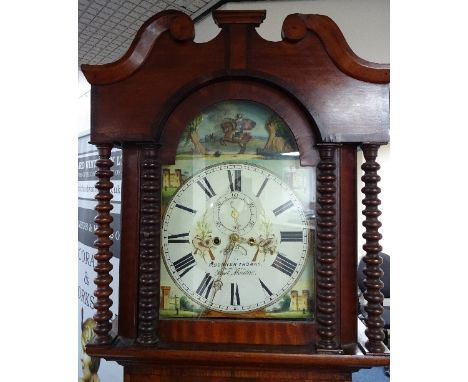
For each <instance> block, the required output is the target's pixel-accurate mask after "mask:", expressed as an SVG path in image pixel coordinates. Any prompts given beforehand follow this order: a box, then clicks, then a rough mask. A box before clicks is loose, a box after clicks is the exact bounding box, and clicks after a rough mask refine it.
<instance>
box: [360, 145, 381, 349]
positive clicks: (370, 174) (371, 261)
mask: <svg viewBox="0 0 468 382" xmlns="http://www.w3.org/2000/svg"><path fill="white" fill-rule="evenodd" d="M379 147H380V145H379V144H363V145H362V146H361V148H362V151H363V153H364V159H365V162H364V163H363V164H362V166H361V169H362V170H363V171H364V175H363V176H362V178H361V180H362V181H363V182H364V187H363V188H362V190H361V191H362V192H363V193H364V195H365V196H364V199H363V201H362V203H363V204H364V206H365V209H364V211H363V212H362V213H363V215H364V216H365V220H364V222H363V223H362V224H363V226H364V227H365V232H364V233H363V235H362V236H363V238H364V239H365V240H366V243H365V244H364V245H363V249H364V251H365V252H366V254H365V256H364V262H365V264H366V266H365V268H364V275H365V278H364V284H365V287H366V290H365V292H364V298H365V299H366V301H367V304H366V306H365V307H364V309H365V311H366V313H367V317H366V319H365V322H366V326H367V329H366V331H365V334H366V336H367V338H368V341H367V342H366V343H365V347H366V349H367V350H368V351H369V352H371V353H383V352H385V345H384V344H383V340H384V337H385V334H384V331H383V328H384V321H383V319H382V314H383V312H384V309H383V300H384V296H383V294H382V293H381V289H382V288H383V283H382V281H381V280H380V278H381V277H382V275H383V271H382V268H381V264H382V258H381V257H380V255H379V253H380V252H381V251H382V247H381V246H380V244H379V240H380V239H382V235H381V234H380V233H379V228H380V227H381V225H382V224H381V223H380V221H379V219H378V217H379V216H380V215H381V212H380V210H379V205H380V199H379V197H378V195H379V193H380V188H379V187H378V186H377V184H378V182H379V181H380V176H379V175H378V174H377V171H378V170H379V169H380V165H379V164H378V163H377V162H376V161H375V160H376V158H377V152H378V150H379Z"/></svg>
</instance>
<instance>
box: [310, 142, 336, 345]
mask: <svg viewBox="0 0 468 382" xmlns="http://www.w3.org/2000/svg"><path fill="white" fill-rule="evenodd" d="M317 147H318V151H319V154H320V162H319V164H318V165H317V259H316V266H317V281H316V285H317V305H316V315H317V334H318V336H317V340H318V342H317V351H318V352H332V353H341V349H340V348H339V344H338V340H337V329H336V324H337V318H336V314H337V312H336V235H337V234H336V226H337V222H336V191H337V185H336V175H335V170H336V163H335V151H336V145H335V144H319V145H317Z"/></svg>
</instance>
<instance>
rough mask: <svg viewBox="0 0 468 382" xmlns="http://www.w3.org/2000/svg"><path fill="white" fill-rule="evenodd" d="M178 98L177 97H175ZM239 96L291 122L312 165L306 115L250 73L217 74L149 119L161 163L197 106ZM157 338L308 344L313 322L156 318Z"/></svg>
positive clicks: (169, 160)
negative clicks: (246, 75)
mask: <svg viewBox="0 0 468 382" xmlns="http://www.w3.org/2000/svg"><path fill="white" fill-rule="evenodd" d="M180 98H182V97H180ZM228 100H243V101H251V102H256V103H259V104H262V105H264V106H266V107H268V108H269V109H271V110H273V111H274V112H275V113H277V114H278V115H279V116H280V117H281V118H282V119H283V120H284V121H285V122H286V124H287V125H288V126H289V127H290V128H291V131H292V133H293V135H294V137H295V139H296V142H297V144H298V147H299V152H300V161H301V165H303V166H316V165H317V163H318V154H317V152H316V150H315V149H314V146H315V144H316V143H317V142H318V141H320V140H321V138H320V135H319V130H318V128H317V125H316V124H315V121H314V119H313V117H312V115H311V113H308V112H307V110H305V109H304V108H303V107H302V105H301V104H300V103H299V102H298V101H297V100H296V99H294V97H292V96H291V95H290V94H288V92H287V91H285V90H284V89H281V88H280V87H279V86H272V85H271V84H268V83H266V82H264V81H261V80H253V79H250V78H244V79H238V78H236V79H233V78H227V79H226V78H225V79H223V80H219V81H216V82H214V83H210V84H209V85H207V86H205V87H203V88H201V89H198V90H195V91H193V92H192V93H191V94H190V95H188V96H186V97H185V98H182V100H181V101H180V102H178V103H176V102H174V101H173V100H169V102H168V104H170V103H172V104H177V106H175V107H173V108H172V109H171V110H170V111H168V112H167V113H166V116H159V117H158V118H156V122H155V124H154V125H153V129H154V136H155V141H156V142H157V143H158V144H159V145H160V147H161V151H160V158H161V162H162V164H173V163H175V156H176V149H177V145H178V143H179V140H180V137H181V135H182V132H183V131H184V129H185V128H186V126H187V124H188V123H189V122H190V121H191V120H192V119H193V118H194V116H196V115H197V113H199V112H200V111H201V110H204V109H206V108H207V107H209V106H211V105H214V104H216V103H218V102H222V101H228ZM159 329H160V330H159V338H160V340H161V341H162V342H169V343H226V344H228V343H229V344H253V345H311V344H313V343H314V342H315V336H316V334H315V333H316V329H315V322H299V321H282V322H280V321H274V322H265V321H258V320H256V321H254V320H250V321H249V320H229V319H224V320H218V321H216V320H213V319H207V318H206V319H201V320H184V319H174V320H168V319H160V321H159Z"/></svg>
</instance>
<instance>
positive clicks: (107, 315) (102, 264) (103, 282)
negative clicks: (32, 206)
mask: <svg viewBox="0 0 468 382" xmlns="http://www.w3.org/2000/svg"><path fill="white" fill-rule="evenodd" d="M97 149H98V154H99V159H98V160H97V161H96V167H97V168H98V170H97V171H96V177H97V178H98V181H97V183H96V189H97V190H98V193H97V195H96V197H95V199H96V200H97V205H96V207H95V210H96V211H97V212H98V215H97V216H96V218H95V219H94V222H95V223H96V224H97V229H96V231H95V234H96V236H97V239H96V241H95V242H94V246H95V247H96V248H97V253H96V254H95V255H94V259H95V260H96V266H95V267H94V271H95V272H96V274H97V275H96V278H95V279H94V284H96V290H95V291H94V296H95V297H96V301H95V303H94V309H95V310H96V313H95V314H94V316H93V319H94V321H96V325H95V327H94V333H95V338H94V342H95V343H96V344H108V343H110V342H111V340H112V336H111V334H110V331H111V329H112V324H111V318H112V312H111V310H110V307H111V306H112V300H111V298H110V296H111V294H112V288H111V287H110V284H111V282H112V276H111V275H110V272H111V270H112V264H111V262H110V260H111V258H112V252H111V251H110V250H109V248H110V247H111V245H112V240H111V239H110V238H109V236H110V235H112V232H113V230H112V228H111V227H110V224H111V223H112V216H111V214H110V212H111V211H112V209H113V206H112V204H111V199H112V194H111V192H110V190H111V189H112V187H113V186H114V185H113V184H112V182H111V177H112V175H113V172H112V171H111V167H112V165H113V162H112V160H111V159H110V155H111V150H112V145H111V144H108V145H98V146H97Z"/></svg>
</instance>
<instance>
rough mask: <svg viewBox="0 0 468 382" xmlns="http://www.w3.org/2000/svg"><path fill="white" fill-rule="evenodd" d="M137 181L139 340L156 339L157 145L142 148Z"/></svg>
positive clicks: (158, 176) (157, 291)
mask: <svg viewBox="0 0 468 382" xmlns="http://www.w3.org/2000/svg"><path fill="white" fill-rule="evenodd" d="M142 151H143V160H142V162H141V180H140V267H139V271H140V272H139V280H140V288H139V304H138V342H139V343H141V344H154V343H156V342H158V320H159V279H160V274H159V271H160V266H159V261H160V260H159V246H160V229H161V227H160V223H159V221H160V212H161V211H160V200H161V186H160V182H161V166H160V163H159V161H158V160H157V147H156V146H155V145H147V146H144V147H143V150H142Z"/></svg>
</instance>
